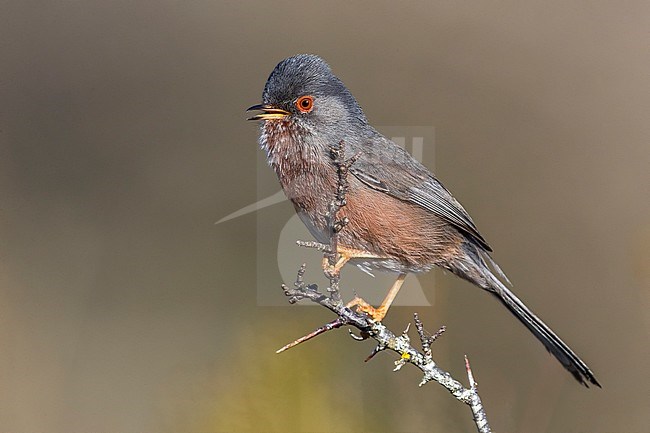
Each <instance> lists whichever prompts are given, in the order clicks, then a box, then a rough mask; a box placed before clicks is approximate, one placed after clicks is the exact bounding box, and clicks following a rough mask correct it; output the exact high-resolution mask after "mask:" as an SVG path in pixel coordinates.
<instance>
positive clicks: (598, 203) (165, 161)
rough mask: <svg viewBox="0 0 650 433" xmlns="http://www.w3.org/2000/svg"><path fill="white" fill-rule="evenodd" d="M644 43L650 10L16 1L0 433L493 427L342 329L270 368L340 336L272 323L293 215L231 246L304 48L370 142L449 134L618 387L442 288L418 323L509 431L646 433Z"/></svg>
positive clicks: (439, 280)
mask: <svg viewBox="0 0 650 433" xmlns="http://www.w3.org/2000/svg"><path fill="white" fill-rule="evenodd" d="M649 28H650V3H648V2H647V1H631V2H620V3H614V2H605V1H574V2H561V1H552V2H548V1H528V2H515V1H512V2H505V1H500V2H467V3H466V2H462V3H461V2H452V1H442V2H430V1H423V2H404V3H398V2H349V1H347V2H284V1H273V2H249V3H245V2H217V1H194V2H179V1H158V2H153V1H135V2H132V1H121V0H118V1H110V2H106V1H105V2H99V1H84V2H81V1H49V2H46V1H40V2H38V1H30V0H24V1H13V2H10V1H5V2H2V3H1V5H0V40H1V41H2V42H0V65H1V66H0V230H1V231H0V348H1V349H0V432H16V433H21V432H100V431H104V432H135V431H141V432H164V431H169V432H180V431H184V432H199V431H201V432H218V431H224V432H249V431H250V432H258V431H265V432H352V431H369V432H370V431H373V432H429V431H436V432H452V431H453V432H456V431H467V432H471V431H474V430H473V427H472V422H471V419H470V414H469V411H468V409H467V408H466V407H465V406H464V405H462V404H460V403H458V402H456V401H455V400H453V399H452V398H451V397H450V396H449V395H448V394H447V393H446V391H444V390H443V389H442V388H440V387H439V386H438V385H436V384H430V385H427V386H426V387H424V388H417V386H416V385H417V382H418V381H419V374H418V372H417V371H416V370H415V369H413V368H405V369H403V370H402V371H401V372H400V373H391V371H390V370H391V368H392V361H393V360H394V357H393V356H392V355H389V354H387V353H382V354H380V355H379V356H378V357H376V359H374V360H373V361H372V362H371V363H368V364H364V363H363V362H361V361H362V359H363V358H364V357H365V356H366V355H367V354H368V353H369V351H370V350H371V348H372V345H371V343H369V342H364V343H356V342H354V341H352V340H351V339H350V338H348V337H347V335H346V332H344V331H339V332H336V333H331V334H329V335H327V336H323V337H322V338H320V339H318V340H317V341H314V342H311V343H309V344H308V345H305V346H303V347H300V348H298V349H295V350H292V351H290V352H288V353H285V354H283V355H281V356H279V355H275V354H274V350H275V349H276V348H278V347H279V346H281V345H282V344H284V343H286V342H287V341H289V340H291V339H293V338H295V337H297V336H298V335H301V333H303V332H305V331H308V330H310V329H311V328H313V327H314V326H316V325H319V324H321V323H324V321H326V320H330V319H331V316H330V315H329V314H328V312H327V311H325V310H321V309H318V308H300V307H289V306H287V307H260V306H258V305H257V302H256V296H257V293H256V290H257V289H256V286H257V281H256V276H255V269H256V242H257V234H256V227H257V224H256V220H257V217H258V216H260V215H261V217H262V218H268V220H269V224H270V227H272V224H273V221H274V218H279V219H280V220H282V219H286V218H287V216H288V215H290V214H291V208H290V206H289V205H288V204H287V203H283V204H279V205H276V206H275V207H273V208H268V209H266V210H264V211H262V212H263V213H261V214H260V215H258V216H256V215H254V214H250V215H247V216H245V217H241V218H239V219H235V220H232V221H229V222H227V223H223V224H219V225H214V222H215V221H216V220H218V219H220V218H222V217H223V216H225V215H227V214H229V213H230V212H233V211H235V210H237V209H239V208H241V207H243V206H245V205H248V204H250V203H252V202H254V201H255V200H256V199H257V198H258V195H257V191H256V176H257V165H258V160H259V158H261V152H260V151H259V149H258V148H257V145H256V139H257V128H256V127H255V125H252V124H250V123H246V122H245V121H244V119H245V114H244V113H243V110H244V109H245V108H246V107H247V106H249V105H251V104H253V103H257V102H258V101H259V98H260V94H261V91H262V87H263V85H264V82H265V80H266V77H267V76H268V74H269V72H270V71H271V70H272V68H273V67H274V66H275V64H276V63H277V62H278V61H279V60H281V59H282V58H284V57H286V56H289V55H292V54H296V53H299V52H311V53H317V54H319V55H321V56H323V57H324V58H325V59H327V60H328V61H329V63H330V64H331V65H332V67H333V69H334V71H335V72H336V73H337V74H338V75H339V76H340V77H341V78H342V79H343V81H344V82H345V83H346V84H347V85H348V87H349V88H350V89H351V90H352V92H353V93H354V94H355V96H356V97H357V99H358V100H359V102H360V103H361V105H362V106H363V107H364V109H365V112H366V114H367V116H368V118H369V119H370V121H371V122H372V123H373V124H375V125H406V126H408V125H431V126H434V127H435V128H436V172H437V174H438V176H439V177H440V178H441V179H442V180H443V181H444V182H445V184H446V185H447V186H448V187H449V188H450V189H451V190H452V191H453V192H454V194H455V195H456V196H457V197H458V198H459V199H460V200H461V201H462V202H463V204H464V205H465V206H466V207H467V209H468V210H469V211H470V213H471V214H472V215H473V217H474V219H475V220H476V222H477V224H478V226H479V228H480V229H481V231H482V232H483V234H484V235H485V236H486V238H487V239H488V240H489V241H490V242H491V244H492V246H493V247H494V248H495V250H496V253H495V258H496V259H497V260H498V261H499V262H500V263H501V265H502V266H503V268H504V269H505V270H506V272H507V273H508V275H509V276H510V278H511V279H512V281H513V282H514V284H515V288H516V292H517V293H518V294H519V295H520V296H521V297H522V298H523V299H524V300H526V302H527V303H528V304H529V305H530V306H531V308H532V309H533V310H535V311H536V312H537V313H538V314H539V315H540V316H541V317H543V318H544V319H545V320H546V321H547V322H548V323H549V324H550V325H551V326H552V327H553V328H554V329H555V330H556V331H557V332H558V333H559V334H560V335H561V336H562V338H564V339H565V340H566V341H567V342H568V343H569V344H570V345H571V346H572V347H573V348H575V350H576V351H577V352H578V353H579V354H580V355H581V356H583V357H584V359H585V360H587V362H588V363H589V365H590V366H591V367H592V368H593V369H594V371H595V372H596V375H597V377H598V379H599V380H600V381H601V383H602V384H603V389H602V390H601V389H593V390H586V389H584V388H582V387H580V386H579V385H577V384H576V383H575V382H574V381H573V379H572V378H571V377H570V375H568V374H567V373H565V372H564V371H563V370H562V369H561V367H560V366H559V364H558V363H557V362H555V361H554V360H553V359H552V358H551V357H550V356H548V355H547V354H546V353H545V351H544V350H543V348H542V347H541V345H539V344H538V343H537V342H536V341H535V340H534V338H533V337H532V336H531V335H529V333H528V332H527V331H526V330H525V329H524V328H523V327H522V326H520V325H519V323H517V322H516V321H515V319H513V318H512V317H511V316H510V315H509V314H508V313H507V311H506V310H505V309H504V308H502V307H501V306H500V305H499V304H498V303H497V302H496V301H494V300H493V299H491V298H490V297H489V295H487V294H485V293H482V292H480V291H479V290H478V289H475V288H473V287H471V286H469V285H468V284H466V283H464V282H462V281H460V280H458V279H456V278H454V277H451V276H444V275H437V276H436V286H437V287H436V293H435V303H434V306H433V307H430V308H426V309H423V308H420V309H419V312H420V314H421V315H422V317H423V319H424V320H425V323H426V324H427V325H428V326H429V327H430V328H432V329H434V328H437V327H438V326H440V325H441V324H443V323H444V324H446V325H447V327H448V332H447V333H446V335H445V336H444V337H443V339H442V340H441V341H440V343H437V344H436V347H435V351H436V357H437V359H438V360H439V361H440V362H441V363H442V364H443V367H445V368H447V369H449V370H450V371H451V372H452V373H454V374H455V375H457V376H458V377H463V374H464V371H463V363H462V356H463V354H465V353H467V354H468V355H469V356H470V358H471V360H472V363H473V366H474V369H475V373H476V375H477V378H478V381H479V383H480V387H481V393H482V396H483V398H484V401H485V404H486V407H487V410H488V414H489V415H490V418H491V422H492V424H493V427H494V428H495V430H497V431H500V432H530V433H536V432H587V431H589V432H621V433H627V432H629V433H632V432H648V431H650V430H649V427H648V424H647V410H648V407H649V404H650V380H649V376H648V372H647V366H648V364H649V363H650V353H649V349H648V336H649V335H648V334H649V332H648V330H649V328H650V316H649V314H648V311H649V307H650V295H649V293H650V292H649V291H648V288H649V285H650V268H649V266H650V265H649V263H650V200H649V197H650V193H649V186H650V174H649V173H650V170H649V168H650V145H649V143H650V126H649V125H650V122H648V118H649V117H648V116H649V114H650V92H649V84H650V72H649V71H650V50H649V49H648V46H649V43H650V33H649V32H648V29H649ZM269 190H270V191H271V192H273V191H275V190H277V187H276V186H275V185H272V187H269ZM269 260H275V257H271V258H269ZM312 275H315V273H313V274H312ZM432 280H433V276H431V275H429V276H425V277H423V278H422V279H421V280H420V281H421V284H422V285H423V287H424V288H425V291H426V288H427V284H429V282H431V281H432ZM280 282H281V281H280V277H279V273H278V277H277V280H272V281H268V290H269V291H275V292H276V293H277V296H278V297H279V298H282V294H281V291H280V290H279V289H278V284H280ZM382 290H383V289H382ZM431 290H432V289H431ZM412 311H413V308H407V307H396V308H395V309H393V310H391V314H389V317H388V319H387V323H388V324H389V325H390V326H391V327H392V328H394V329H396V330H399V329H402V328H403V327H404V325H405V324H406V323H407V322H408V321H409V320H410V318H411V314H412Z"/></svg>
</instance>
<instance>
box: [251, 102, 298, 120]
mask: <svg viewBox="0 0 650 433" xmlns="http://www.w3.org/2000/svg"><path fill="white" fill-rule="evenodd" d="M252 110H261V111H262V113H260V114H256V115H255V116H253V117H249V118H248V119H246V120H272V119H284V118H285V117H287V116H288V115H289V114H291V113H289V112H288V111H286V110H283V109H281V108H277V107H274V106H272V105H269V104H257V105H253V106H252V107H249V108H248V109H247V110H246V111H252Z"/></svg>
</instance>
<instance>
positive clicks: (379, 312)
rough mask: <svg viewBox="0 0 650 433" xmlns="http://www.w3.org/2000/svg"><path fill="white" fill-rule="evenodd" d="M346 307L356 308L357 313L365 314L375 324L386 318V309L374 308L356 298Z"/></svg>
mask: <svg viewBox="0 0 650 433" xmlns="http://www.w3.org/2000/svg"><path fill="white" fill-rule="evenodd" d="M346 307H348V308H353V307H356V310H357V311H361V312H363V313H366V314H367V315H368V316H370V318H371V319H372V320H374V321H375V322H381V321H382V319H383V318H384V317H386V313H387V312H388V308H386V307H384V306H383V305H382V306H381V307H379V308H375V307H373V306H372V305H370V304H369V303H367V302H366V301H365V300H363V299H362V298H360V297H358V296H356V297H355V298H354V299H353V300H351V301H350V302H348V303H347V305H346Z"/></svg>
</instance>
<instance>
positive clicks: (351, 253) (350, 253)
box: [323, 246, 383, 275]
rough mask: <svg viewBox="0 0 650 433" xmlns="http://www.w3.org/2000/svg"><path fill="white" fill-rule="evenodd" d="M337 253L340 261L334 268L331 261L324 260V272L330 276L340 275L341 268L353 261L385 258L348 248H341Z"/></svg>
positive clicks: (325, 258)
mask: <svg viewBox="0 0 650 433" xmlns="http://www.w3.org/2000/svg"><path fill="white" fill-rule="evenodd" d="M337 252H338V255H339V259H338V261H337V262H336V264H334V265H333V266H332V265H330V263H329V260H328V259H327V257H324V258H323V270H324V271H326V272H327V273H329V274H332V275H334V274H338V273H339V272H341V268H343V266H345V264H346V263H347V262H349V261H350V260H352V259H363V258H365V259H381V258H383V257H381V256H378V255H376V254H373V253H369V252H367V251H363V250H355V249H353V248H347V247H342V246H340V247H339V248H338V251H337Z"/></svg>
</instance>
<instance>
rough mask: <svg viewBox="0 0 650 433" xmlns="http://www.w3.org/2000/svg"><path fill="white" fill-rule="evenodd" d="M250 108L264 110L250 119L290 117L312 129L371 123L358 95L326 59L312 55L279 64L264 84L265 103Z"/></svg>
mask: <svg viewBox="0 0 650 433" xmlns="http://www.w3.org/2000/svg"><path fill="white" fill-rule="evenodd" d="M249 110H262V113H261V114H258V115H256V116H253V117H251V119H250V120H266V121H275V120H285V121H287V120H288V121H291V122H292V123H293V124H295V125H296V126H298V127H301V128H302V129H303V130H305V131H311V132H319V133H323V132H326V130H331V127H332V126H336V129H337V130H341V129H342V128H350V127H355V126H357V127H358V126H365V125H367V121H366V117H365V116H364V114H363V111H362V110H361V107H359V104H358V103H357V101H356V100H355V99H354V96H352V94H351V93H350V91H349V90H348V89H347V88H346V87H345V85H344V84H343V83H342V82H341V80H339V79H338V78H337V77H336V76H335V75H334V74H333V73H332V70H331V69H330V67H329V65H328V64H327V63H325V61H324V60H323V59H321V58H320V57H318V56H315V55H311V54H299V55H296V56H293V57H289V58H287V59H284V60H283V61H281V62H280V63H278V65H277V66H276V67H275V69H274V70H273V72H271V75H270V76H269V78H268V80H267V82H266V86H264V92H263V93H262V104H259V105H254V106H253V107H251V108H249Z"/></svg>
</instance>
